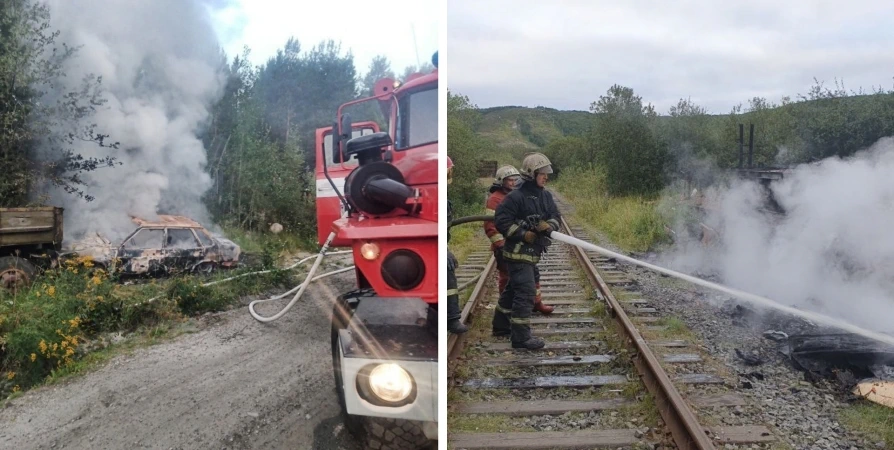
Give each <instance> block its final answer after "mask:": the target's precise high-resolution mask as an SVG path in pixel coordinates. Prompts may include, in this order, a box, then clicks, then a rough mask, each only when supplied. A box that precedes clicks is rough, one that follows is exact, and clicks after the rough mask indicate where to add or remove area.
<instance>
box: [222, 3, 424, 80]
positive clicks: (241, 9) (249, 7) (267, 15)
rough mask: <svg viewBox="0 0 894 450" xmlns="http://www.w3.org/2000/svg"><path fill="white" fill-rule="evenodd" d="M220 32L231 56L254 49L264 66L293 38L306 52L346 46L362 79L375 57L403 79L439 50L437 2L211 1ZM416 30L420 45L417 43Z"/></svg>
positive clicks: (257, 61)
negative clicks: (325, 43) (332, 44)
mask: <svg viewBox="0 0 894 450" xmlns="http://www.w3.org/2000/svg"><path fill="white" fill-rule="evenodd" d="M208 4H209V5H214V6H215V7H214V8H211V14H212V18H213V22H214V26H215V29H216V30H217V33H218V36H219V37H220V41H221V44H222V45H223V46H224V49H225V50H226V52H227V54H228V55H230V56H231V57H232V55H235V54H240V53H242V48H243V46H245V45H247V46H248V47H249V48H251V52H252V56H251V59H252V62H253V63H255V64H261V63H264V62H266V61H267V58H269V57H271V56H273V55H275V54H276V50H277V49H280V48H282V47H283V45H285V43H286V40H287V39H288V38H289V36H294V37H296V38H297V39H298V41H299V42H301V44H302V47H303V48H306V49H310V47H312V46H314V45H316V44H318V43H319V42H320V41H322V40H325V39H333V40H335V41H336V42H338V41H341V43H342V49H343V50H346V49H348V48H350V49H351V50H352V51H353V53H354V65H355V66H356V67H357V70H358V71H359V72H360V73H361V74H363V73H366V71H367V68H368V67H369V63H370V61H371V60H372V58H373V57H374V56H376V55H380V54H381V55H385V56H387V57H388V60H389V61H391V68H392V69H393V70H394V71H395V72H397V73H398V74H400V73H402V72H403V70H404V68H405V67H407V66H409V65H416V64H417V58H416V55H417V50H418V55H419V59H418V61H419V62H422V63H424V62H430V61H431V57H432V54H434V52H435V51H437V50H438V48H437V47H438V23H439V21H440V19H441V18H440V17H439V15H440V14H439V12H440V10H439V7H438V6H437V4H438V0H386V1H384V2H368V1H360V0H337V1H301V2H289V1H282V0H208ZM414 28H415V34H416V45H414V43H413V31H414Z"/></svg>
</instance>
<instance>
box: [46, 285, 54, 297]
mask: <svg viewBox="0 0 894 450" xmlns="http://www.w3.org/2000/svg"><path fill="white" fill-rule="evenodd" d="M47 295H49V296H50V297H53V296H55V295H56V286H50V287H48V288H47Z"/></svg>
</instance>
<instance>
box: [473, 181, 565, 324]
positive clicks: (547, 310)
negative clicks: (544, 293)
mask: <svg viewBox="0 0 894 450" xmlns="http://www.w3.org/2000/svg"><path fill="white" fill-rule="evenodd" d="M519 175H521V174H520V173H518V169H516V168H515V167H513V166H511V165H506V166H502V167H500V168H499V169H497V176H496V179H495V180H494V184H493V185H492V186H491V187H490V190H489V191H490V196H489V197H488V198H487V203H486V204H485V206H484V207H485V210H486V212H487V214H489V215H493V214H494V213H495V212H496V211H495V210H496V209H497V205H499V204H500V203H502V202H503V199H505V198H506V195H507V194H509V193H510V192H512V190H513V189H514V188H515V185H516V183H517V182H518V177H519ZM484 233H485V234H486V235H487V237H488V239H490V242H491V244H490V249H491V251H492V252H493V253H494V258H495V259H496V260H497V289H498V290H497V292H503V290H504V289H506V284H507V283H509V272H508V269H507V267H506V262H505V261H503V245H504V243H505V242H506V241H505V239H503V235H502V234H500V232H499V231H497V227H496V226H495V225H494V223H493V221H488V222H484ZM536 275H537V277H536V284H535V286H536V288H537V296H536V297H535V298H534V311H538V312H540V313H541V314H544V315H549V314H551V313H552V312H553V309H554V308H553V307H552V306H547V305H544V304H543V301H542V300H541V298H540V273H539V272H538V273H537V274H536Z"/></svg>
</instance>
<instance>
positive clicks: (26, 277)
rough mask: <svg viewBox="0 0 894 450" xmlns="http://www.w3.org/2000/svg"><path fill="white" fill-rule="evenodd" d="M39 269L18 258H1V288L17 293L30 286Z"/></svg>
mask: <svg viewBox="0 0 894 450" xmlns="http://www.w3.org/2000/svg"><path fill="white" fill-rule="evenodd" d="M35 274H37V268H36V267H34V264H31V262H29V261H28V260H27V259H24V258H19V257H17V256H4V257H2V258H0V288H5V289H9V290H10V291H13V292H14V291H16V290H18V289H21V288H23V287H26V286H28V285H29V284H30V283H31V280H33V279H34V275H35Z"/></svg>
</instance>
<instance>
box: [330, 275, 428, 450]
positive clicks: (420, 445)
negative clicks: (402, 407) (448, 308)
mask: <svg viewBox="0 0 894 450" xmlns="http://www.w3.org/2000/svg"><path fill="white" fill-rule="evenodd" d="M348 295H356V297H348V298H345V297H347V296H348ZM363 295H375V294H374V293H372V292H371V291H356V292H353V293H351V294H345V295H343V296H341V297H339V298H338V300H336V303H335V307H334V308H333V310H332V334H331V338H332V371H333V374H334V375H335V389H336V391H337V392H338V403H339V406H340V407H341V415H342V420H343V421H344V423H345V427H346V428H347V429H348V430H349V431H350V432H351V434H353V435H354V436H355V437H356V438H357V439H358V440H359V442H360V443H361V444H362V445H363V448H364V450H366V449H373V450H419V449H424V448H436V446H435V447H431V444H432V442H434V441H431V440H429V439H428V438H426V437H425V433H424V432H423V431H422V423H421V422H419V421H415V420H404V419H390V418H385V417H370V416H358V415H354V414H348V413H347V407H346V406H345V391H344V389H343V388H342V384H343V383H342V377H341V361H340V358H339V356H340V349H339V345H338V331H339V330H342V329H344V328H346V327H347V325H348V322H350V319H351V315H353V312H354V308H356V307H357V303H358V301H357V300H358V298H357V297H362V296H363ZM348 299H351V300H354V301H349V300H348Z"/></svg>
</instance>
